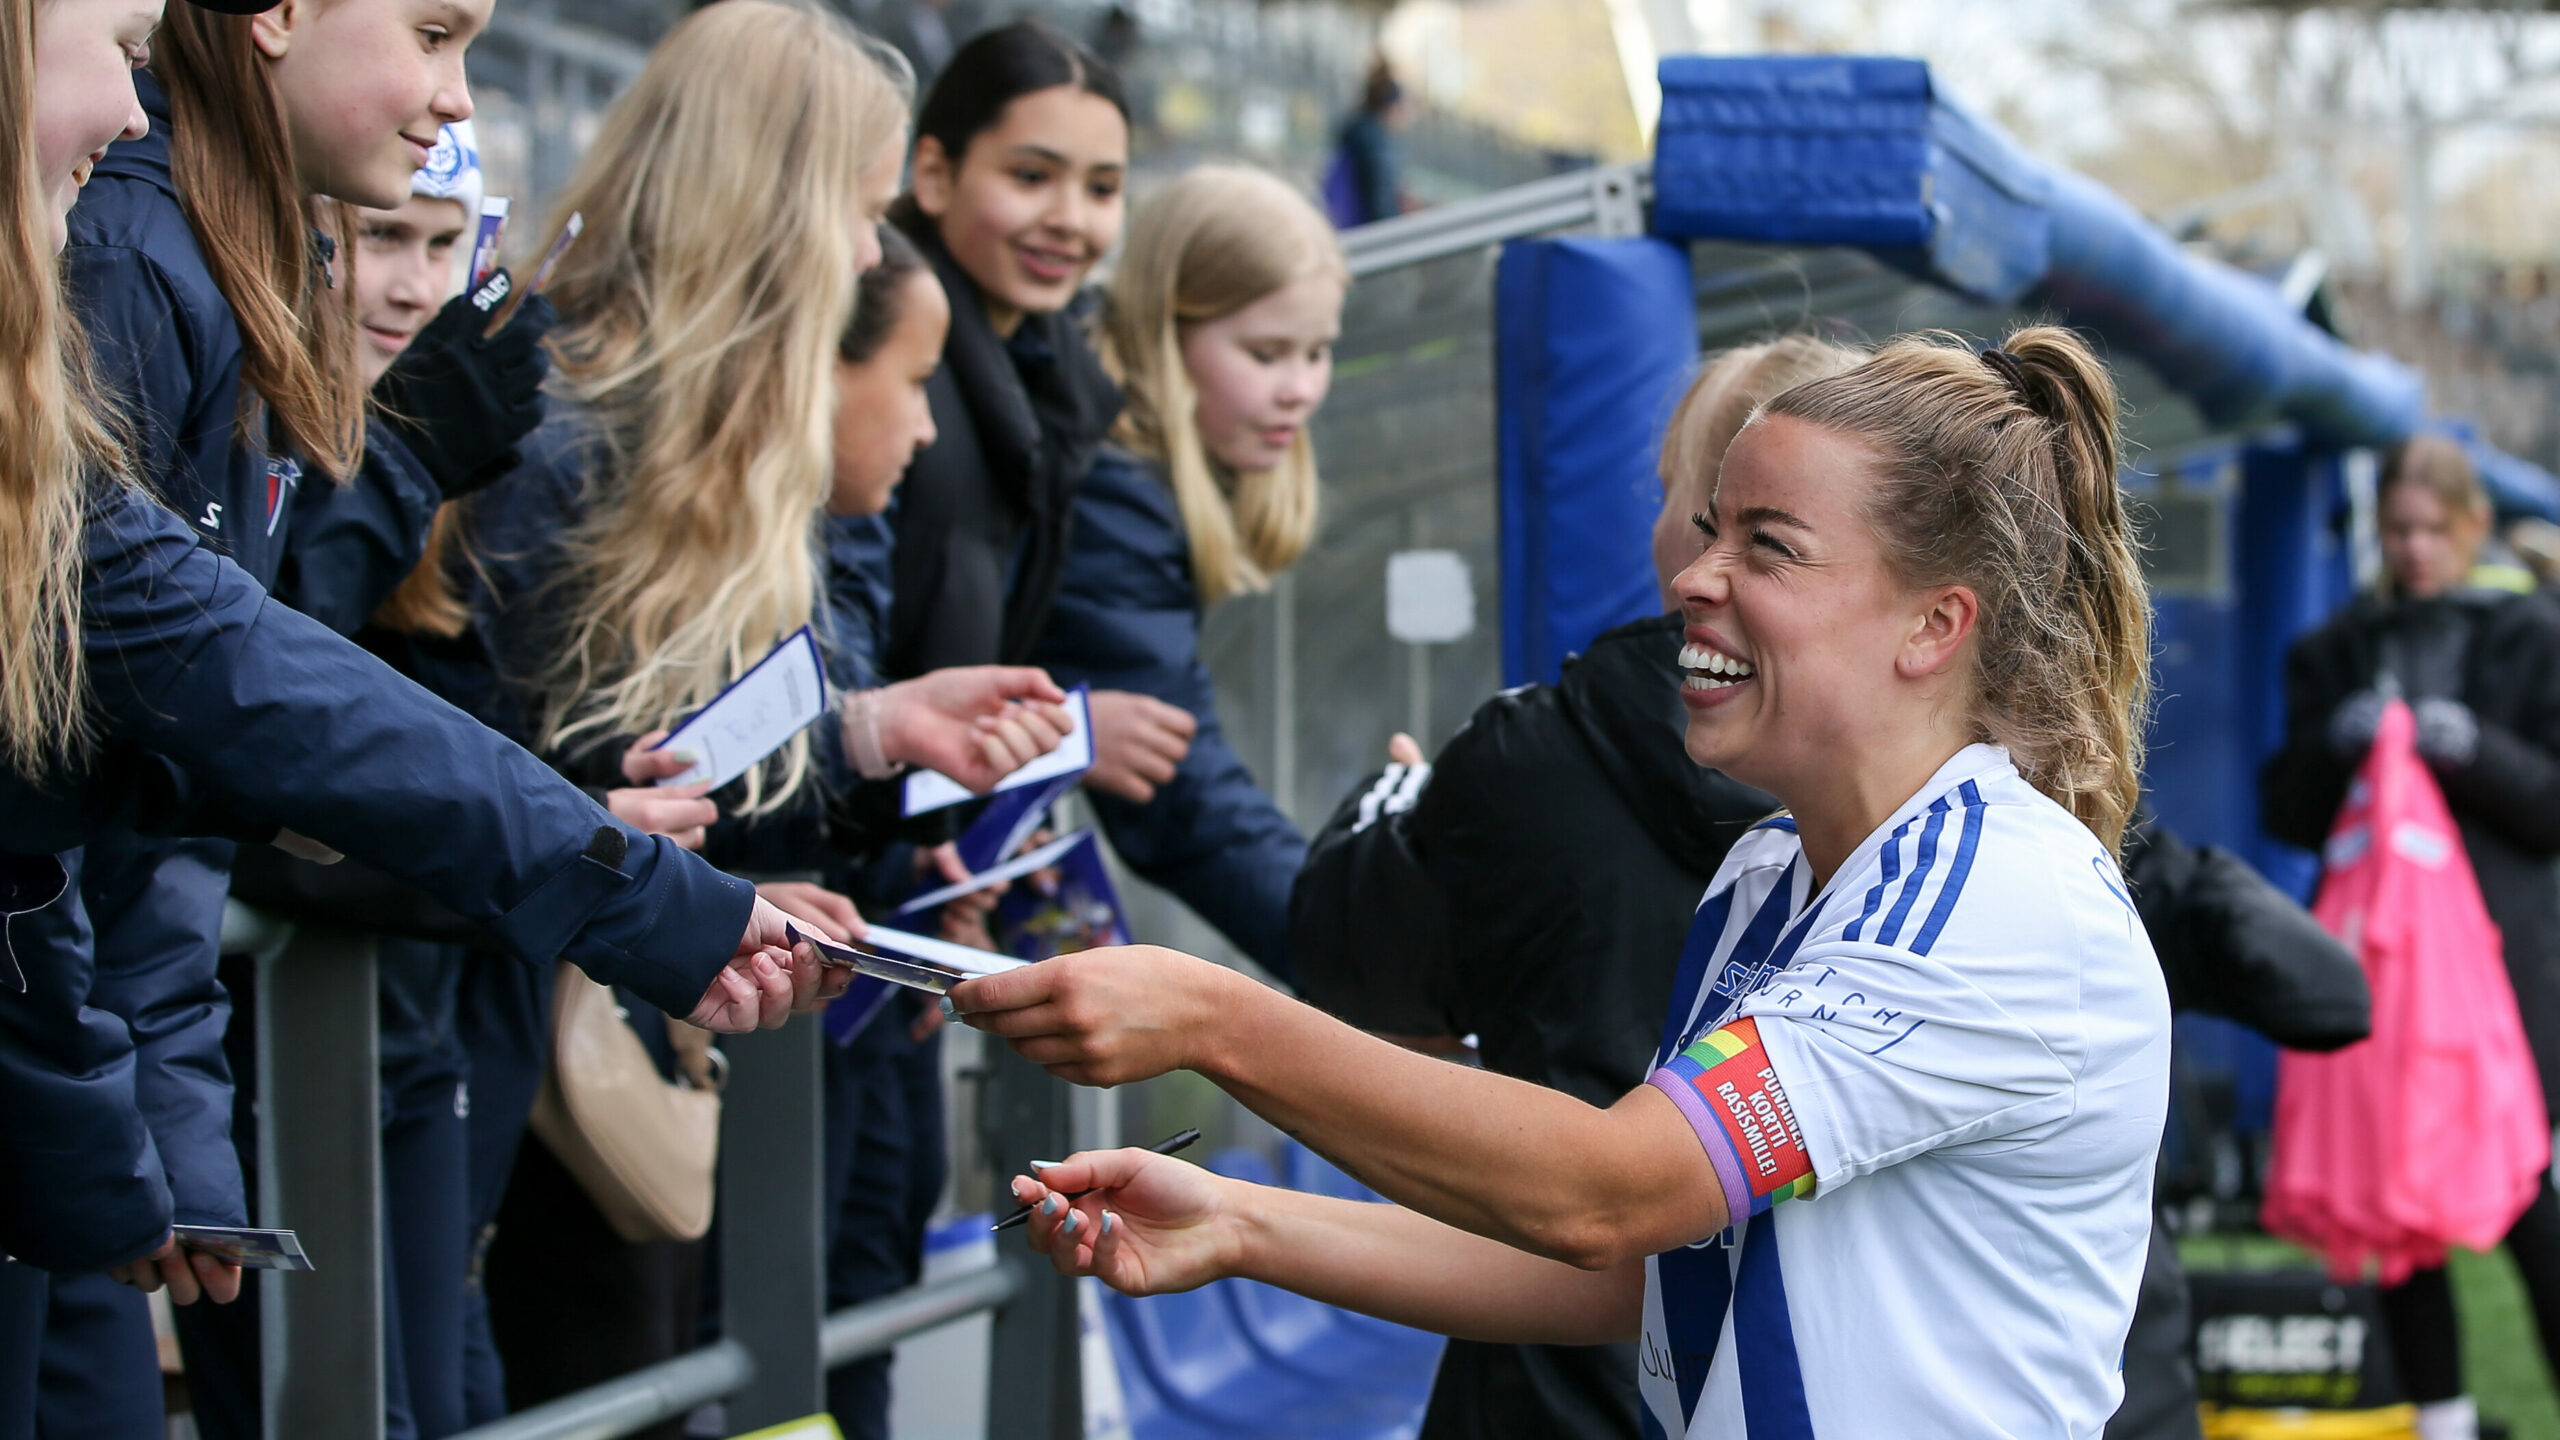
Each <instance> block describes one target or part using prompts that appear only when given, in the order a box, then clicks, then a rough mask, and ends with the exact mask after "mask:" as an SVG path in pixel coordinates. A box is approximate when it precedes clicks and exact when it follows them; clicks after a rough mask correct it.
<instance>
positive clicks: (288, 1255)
mask: <svg viewBox="0 0 2560 1440" xmlns="http://www.w3.org/2000/svg"><path fill="white" fill-rule="evenodd" d="M170 1228H171V1230H172V1231H173V1232H174V1233H175V1234H176V1235H177V1237H178V1243H179V1244H180V1245H183V1246H185V1247H186V1248H187V1249H189V1250H200V1251H203V1252H204V1253H205V1254H207V1255H211V1256H213V1257H214V1258H216V1259H218V1260H228V1261H230V1262H231V1263H232V1264H234V1265H237V1266H239V1267H241V1268H242V1269H244V1270H309V1269H312V1268H314V1267H313V1266H312V1264H311V1257H310V1256H308V1255H305V1254H303V1253H302V1239H301V1237H300V1236H298V1235H295V1234H294V1233H293V1232H292V1231H290V1230H245V1229H235V1228H233V1227H232V1226H229V1225H175V1226H172V1227H170Z"/></svg>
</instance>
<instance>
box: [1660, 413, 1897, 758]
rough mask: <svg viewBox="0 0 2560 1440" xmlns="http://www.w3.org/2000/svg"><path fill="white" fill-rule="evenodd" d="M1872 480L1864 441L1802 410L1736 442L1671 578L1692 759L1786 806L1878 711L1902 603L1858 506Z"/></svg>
mask: <svg viewBox="0 0 2560 1440" xmlns="http://www.w3.org/2000/svg"><path fill="white" fill-rule="evenodd" d="M1873 484H1874V481H1873V462H1872V460H1871V458H1870V457H1869V454H1868V452H1867V450H1866V448H1865V447H1864V446H1862V445H1860V444H1859V443H1858V442H1857V441H1856V440H1854V439H1851V438H1849V437H1846V436H1843V435H1840V434H1837V433H1835V432H1832V431H1828V430H1824V429H1822V428H1820V427H1818V426H1815V425H1811V424H1808V423H1806V422H1804V421H1802V420H1797V419H1794V418H1792V417H1787V416H1768V417H1764V418H1763V419H1761V420H1759V421H1757V422H1755V423H1753V424H1752V425H1751V426H1749V427H1748V428H1746V429H1745V430H1744V431H1743V432H1742V434H1741V435H1740V436H1738V437H1737V438H1736V439H1735V440H1734V443H1733V448H1732V449H1731V450H1730V451H1729V452H1727V454H1726V456H1725V461H1724V469H1723V473H1722V476H1721V478H1720V480H1719V482H1718V484H1717V486H1716V489H1715V491H1714V493H1713V494H1712V495H1711V496H1710V497H1709V498H1708V501H1707V506H1706V509H1705V510H1704V511H1703V512H1701V513H1700V514H1699V516H1698V517H1697V519H1696V522H1695V523H1696V528H1697V530H1698V533H1699V536H1700V538H1701V539H1702V541H1703V542H1704V548H1703V550H1702V551H1701V553H1700V554H1699V556H1698V558H1697V559H1696V560H1694V561H1692V562H1690V564H1689V567H1688V568H1687V569H1686V570H1683V571H1681V572H1680V575H1679V577H1678V579H1676V580H1675V581H1674V582H1673V585H1672V591H1673V594H1674V596H1675V597H1676V598H1677V599H1678V600H1679V602H1680V610H1681V615H1682V618H1683V619H1684V620H1685V621H1686V622H1687V624H1686V627H1685V628H1684V630H1683V631H1682V634H1681V640H1682V648H1681V652H1680V667H1681V688H1680V698H1681V700H1682V701H1683V702H1684V703H1685V704H1686V705H1687V707H1688V711H1689V733H1688V751H1689V758H1690V759H1692V760H1695V761H1697V762H1698V763H1699V764H1701V765H1712V766H1715V767H1716V768H1718V769H1720V770H1723V771H1724V772H1726V773H1727V774H1729V775H1732V776H1733V777H1734V778H1736V779H1738V780H1743V781H1746V782H1748V783H1750V784H1753V785H1757V786H1760V787H1761V788H1762V789H1765V790H1768V791H1770V792H1771V793H1773V794H1775V795H1777V796H1778V797H1779V798H1780V799H1781V800H1789V801H1790V803H1793V801H1792V800H1791V792H1794V793H1795V794H1802V793H1805V789H1806V785H1807V782H1808V781H1809V780H1812V779H1814V778H1816V777H1818V776H1819V775H1820V774H1821V773H1822V770H1823V769H1824V767H1826V766H1834V765H1837V764H1839V763H1841V762H1842V760H1843V759H1844V758H1845V757H1846V756H1848V755H1851V754H1855V753H1857V752H1858V750H1859V749H1860V748H1861V737H1863V736H1865V735H1868V734H1870V733H1872V732H1873V730H1874V728H1875V727H1876V726H1877V725H1878V724H1879V723H1889V720H1888V718H1887V717H1888V716H1889V713H1890V712H1891V711H1892V710H1893V709H1894V708H1895V707H1896V705H1897V704H1899V703H1901V702H1902V701H1903V698H1904V697H1903V694H1902V688H1903V687H1900V686H1897V685H1896V684H1895V679H1896V674H1895V659H1896V655H1897V653H1898V651H1899V650H1900V649H1901V647H1902V642H1903V641H1904V640H1905V639H1906V638H1907V636H1908V635H1909V633H1910V628H1911V623H1912V613H1913V608H1914V603H1915V602H1914V597H1913V595H1912V593H1911V592H1910V591H1909V590H1908V589H1907V588H1906V587H1904V586H1903V585H1902V584H1901V583H1900V581H1899V580H1898V579H1897V578H1896V577H1895V576H1894V574H1893V573H1892V571H1891V569H1890V568H1889V567H1888V566H1887V564H1886V561H1885V556H1884V551H1883V547H1882V545H1881V544H1880V542H1879V541H1878V540H1877V538H1876V534H1875V530H1874V527H1873V526H1872V525H1870V524H1869V523H1868V520H1867V518H1866V516H1867V505H1868V502H1869V500H1870V497H1871V494H1872V488H1873Z"/></svg>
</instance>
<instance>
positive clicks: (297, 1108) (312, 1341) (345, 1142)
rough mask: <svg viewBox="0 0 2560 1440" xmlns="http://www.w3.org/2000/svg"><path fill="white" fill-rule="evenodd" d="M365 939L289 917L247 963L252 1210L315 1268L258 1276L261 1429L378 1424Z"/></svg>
mask: <svg viewBox="0 0 2560 1440" xmlns="http://www.w3.org/2000/svg"><path fill="white" fill-rule="evenodd" d="M375 1005H376V998H375V991H374V941H373V937H372V936H370V935H362V934H358V933H355V932H353V931H347V930H335V929H331V928H329V927H327V926H322V925H303V926H298V927H296V928H295V930H294V932H293V934H292V937H291V938H290V939H288V940H286V942H285V943H284V945H283V946H282V947H281V948H280V949H278V950H275V951H272V952H270V953H268V954H266V955H263V956H261V957H260V959H259V962H258V996H257V1025H258V1043H257V1053H258V1113H259V1124H258V1223H260V1224H262V1225H269V1226H280V1227H290V1228H292V1229H294V1230H297V1231H299V1232H300V1233H301V1237H302V1248H303V1250H304V1251H305V1252H306V1253H308V1254H309V1255H310V1256H311V1263H312V1264H313V1265H314V1266H315V1267H316V1268H315V1269H314V1270H313V1271H312V1272H311V1273H310V1274H307V1275H268V1276H265V1277H263V1280H264V1282H265V1283H263V1284H262V1285H261V1286H260V1293H259V1297H258V1304H259V1329H260V1339H261V1342H262V1344H261V1350H262V1352H263V1354H264V1360H263V1368H264V1370H265V1375H264V1377H263V1378H264V1393H265V1398H266V1406H265V1410H266V1433H267V1435H268V1437H269V1440H288V1437H301V1436H311V1435H329V1436H347V1437H351V1440H362V1437H367V1436H371V1437H375V1440H379V1437H380V1436H381V1434H382V1184H381V1175H382V1115H381V1109H380V1102H379V1100H378V1098H377V1094H378V1090H379V1083H380V1082H379V1071H378V1051H377V1039H378V1037H377V1035H376V1031H375V1022H376V1019H377V1012H376V1009H375Z"/></svg>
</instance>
